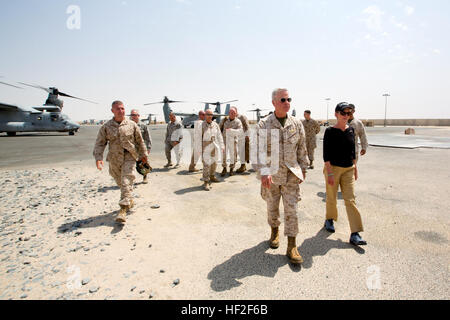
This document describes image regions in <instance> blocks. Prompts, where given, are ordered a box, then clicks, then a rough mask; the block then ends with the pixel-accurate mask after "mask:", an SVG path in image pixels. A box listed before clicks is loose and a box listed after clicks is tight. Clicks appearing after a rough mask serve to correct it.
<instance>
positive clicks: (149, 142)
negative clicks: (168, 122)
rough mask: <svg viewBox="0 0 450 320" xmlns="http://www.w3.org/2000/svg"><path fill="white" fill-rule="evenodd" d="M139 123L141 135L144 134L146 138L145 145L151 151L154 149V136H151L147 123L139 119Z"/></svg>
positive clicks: (143, 136)
mask: <svg viewBox="0 0 450 320" xmlns="http://www.w3.org/2000/svg"><path fill="white" fill-rule="evenodd" d="M137 125H138V126H139V128H140V129H141V135H142V138H143V139H144V142H145V146H146V147H147V151H148V152H150V150H151V149H152V137H151V136H150V132H149V131H148V127H147V125H146V124H145V123H143V122H141V121H139V122H138V123H137Z"/></svg>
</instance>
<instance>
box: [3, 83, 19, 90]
mask: <svg viewBox="0 0 450 320" xmlns="http://www.w3.org/2000/svg"><path fill="white" fill-rule="evenodd" d="M0 83H1V84H4V85H5V86H10V87H14V88H17V89H22V90H23V88H21V87H18V86H15V85H13V84H9V83H6V82H3V81H0Z"/></svg>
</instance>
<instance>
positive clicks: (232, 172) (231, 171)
mask: <svg viewBox="0 0 450 320" xmlns="http://www.w3.org/2000/svg"><path fill="white" fill-rule="evenodd" d="M233 170H234V168H230V177H231V176H234V171H233Z"/></svg>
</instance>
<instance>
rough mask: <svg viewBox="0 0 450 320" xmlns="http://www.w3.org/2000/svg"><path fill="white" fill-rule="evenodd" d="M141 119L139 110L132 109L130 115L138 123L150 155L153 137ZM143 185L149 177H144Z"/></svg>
mask: <svg viewBox="0 0 450 320" xmlns="http://www.w3.org/2000/svg"><path fill="white" fill-rule="evenodd" d="M139 118H140V114H139V110H137V109H132V110H131V113H130V119H131V120H133V121H134V122H136V124H137V125H138V127H139V129H140V130H141V135H142V138H143V139H144V142H145V146H146V147H147V155H150V150H151V149H152V137H151V135H150V132H149V131H148V127H147V125H146V124H145V123H143V122H141V121H140V120H139ZM142 183H144V184H147V183H148V179H147V175H144V178H143V181H142Z"/></svg>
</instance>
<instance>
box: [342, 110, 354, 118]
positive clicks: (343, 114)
mask: <svg viewBox="0 0 450 320" xmlns="http://www.w3.org/2000/svg"><path fill="white" fill-rule="evenodd" d="M339 113H340V114H341V116H344V117H345V116H349V117H350V116H351V115H352V112H351V111H350V112H345V111H339Z"/></svg>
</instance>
